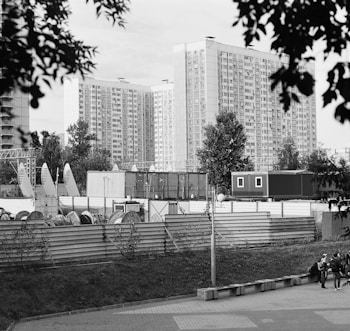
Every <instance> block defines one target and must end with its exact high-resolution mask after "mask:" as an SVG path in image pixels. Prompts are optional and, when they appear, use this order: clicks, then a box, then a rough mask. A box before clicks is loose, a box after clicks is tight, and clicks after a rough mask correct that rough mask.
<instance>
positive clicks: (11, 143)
mask: <svg viewBox="0 0 350 331" xmlns="http://www.w3.org/2000/svg"><path fill="white" fill-rule="evenodd" d="M0 107H1V111H0V149H14V148H22V147H23V146H22V141H21V134H20V132H19V131H18V130H17V129H18V128H21V130H23V131H24V132H29V97H28V95H27V94H24V93H21V92H19V91H13V92H10V93H7V94H5V95H2V96H0Z"/></svg>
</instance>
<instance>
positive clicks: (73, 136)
mask: <svg viewBox="0 0 350 331" xmlns="http://www.w3.org/2000/svg"><path fill="white" fill-rule="evenodd" d="M67 132H68V134H69V138H68V146H69V151H70V153H69V156H68V157H67V160H68V162H75V161H77V160H79V159H84V158H87V157H88V155H89V154H90V150H91V140H95V139H96V137H95V135H93V134H90V133H89V124H88V123H87V122H85V121H83V120H81V119H79V120H78V121H77V123H76V124H71V125H70V126H69V127H68V129H67Z"/></svg>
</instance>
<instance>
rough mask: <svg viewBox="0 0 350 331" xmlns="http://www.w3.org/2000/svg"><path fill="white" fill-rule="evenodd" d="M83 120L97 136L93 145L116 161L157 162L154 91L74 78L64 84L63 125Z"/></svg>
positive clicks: (119, 83) (121, 83) (128, 85)
mask: <svg viewBox="0 0 350 331" xmlns="http://www.w3.org/2000/svg"><path fill="white" fill-rule="evenodd" d="M78 119H82V120H84V121H85V122H87V123H88V124H89V131H90V133H92V134H95V136H96V141H93V142H92V144H93V145H94V146H96V147H98V148H102V149H107V150H109V151H110V152H111V155H112V159H113V160H114V161H121V162H130V163H138V162H147V161H154V123H153V121H154V115H153V103H152V93H151V88H150V87H147V86H142V85H135V84H130V83H127V82H124V81H105V80H96V79H93V78H85V79H84V80H83V79H81V78H73V79H71V80H66V81H65V83H64V125H65V128H68V126H69V125H70V124H74V123H76V122H77V121H78Z"/></svg>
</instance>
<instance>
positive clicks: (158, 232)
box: [0, 199, 316, 269]
mask: <svg viewBox="0 0 350 331" xmlns="http://www.w3.org/2000/svg"><path fill="white" fill-rule="evenodd" d="M84 201H86V200H84V199H81V200H80V201H79V202H81V203H83V202H84ZM254 205H256V203H254ZM270 215H271V213H270V211H260V212H251V211H248V212H246V211H244V212H238V213H226V214H222V213H216V214H215V215H214V225H215V231H216V234H215V237H216V243H217V247H223V248H227V247H236V248H245V247H260V246H264V245H270V244H274V243H276V242H283V241H296V242H298V241H300V240H307V241H311V240H314V237H315V231H316V227H315V221H314V219H313V218H311V217H305V216H304V217H290V218H271V216H270ZM210 217H212V215H211V216H210ZM31 224H32V226H33V228H34V229H35V231H34V233H37V235H38V238H39V237H40V236H41V237H42V238H45V239H46V240H47V242H48V252H47V254H46V255H45V260H44V261H43V262H44V263H45V264H50V263H52V261H54V262H55V263H66V262H70V261H79V260H81V261H83V260H84V261H87V260H91V261H93V260H101V259H111V258H115V257H119V256H120V255H121V252H120V250H121V247H122V244H124V245H126V244H127V242H128V239H130V238H132V237H133V238H134V239H135V238H137V240H136V241H137V244H136V245H135V253H136V254H162V253H165V252H176V251H178V249H180V250H183V249H191V250H202V249H206V248H209V247H210V236H211V226H212V223H211V218H209V217H208V215H204V214H200V213H197V214H186V215H182V214H177V215H165V217H164V222H150V223H136V224H135V225H134V228H133V229H134V231H135V232H134V233H132V232H130V231H131V229H132V226H131V225H130V224H125V223H122V224H94V225H83V226H57V227H46V226H44V225H43V222H42V221H37V222H36V221H33V222H32V223H31ZM21 225H22V222H18V221H6V222H0V240H4V238H5V237H6V238H8V237H9V236H11V234H13V233H14V231H16V230H18V229H20V227H21ZM111 241H112V242H111ZM15 253H16V252H15ZM33 255H34V256H33V258H34V259H35V258H38V259H39V257H40V252H35V253H34V254H33ZM8 265H9V263H8V261H7V260H6V257H4V256H3V255H1V257H0V269H6V268H7V267H8Z"/></svg>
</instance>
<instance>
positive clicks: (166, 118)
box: [151, 83, 175, 171]
mask: <svg viewBox="0 0 350 331" xmlns="http://www.w3.org/2000/svg"><path fill="white" fill-rule="evenodd" d="M151 89H152V97H153V107H154V153H155V154H154V166H155V169H156V170H159V171H168V170H169V171H171V170H173V168H174V159H175V154H174V152H175V126H174V84H173V83H167V84H162V85H159V86H152V88H151Z"/></svg>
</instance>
